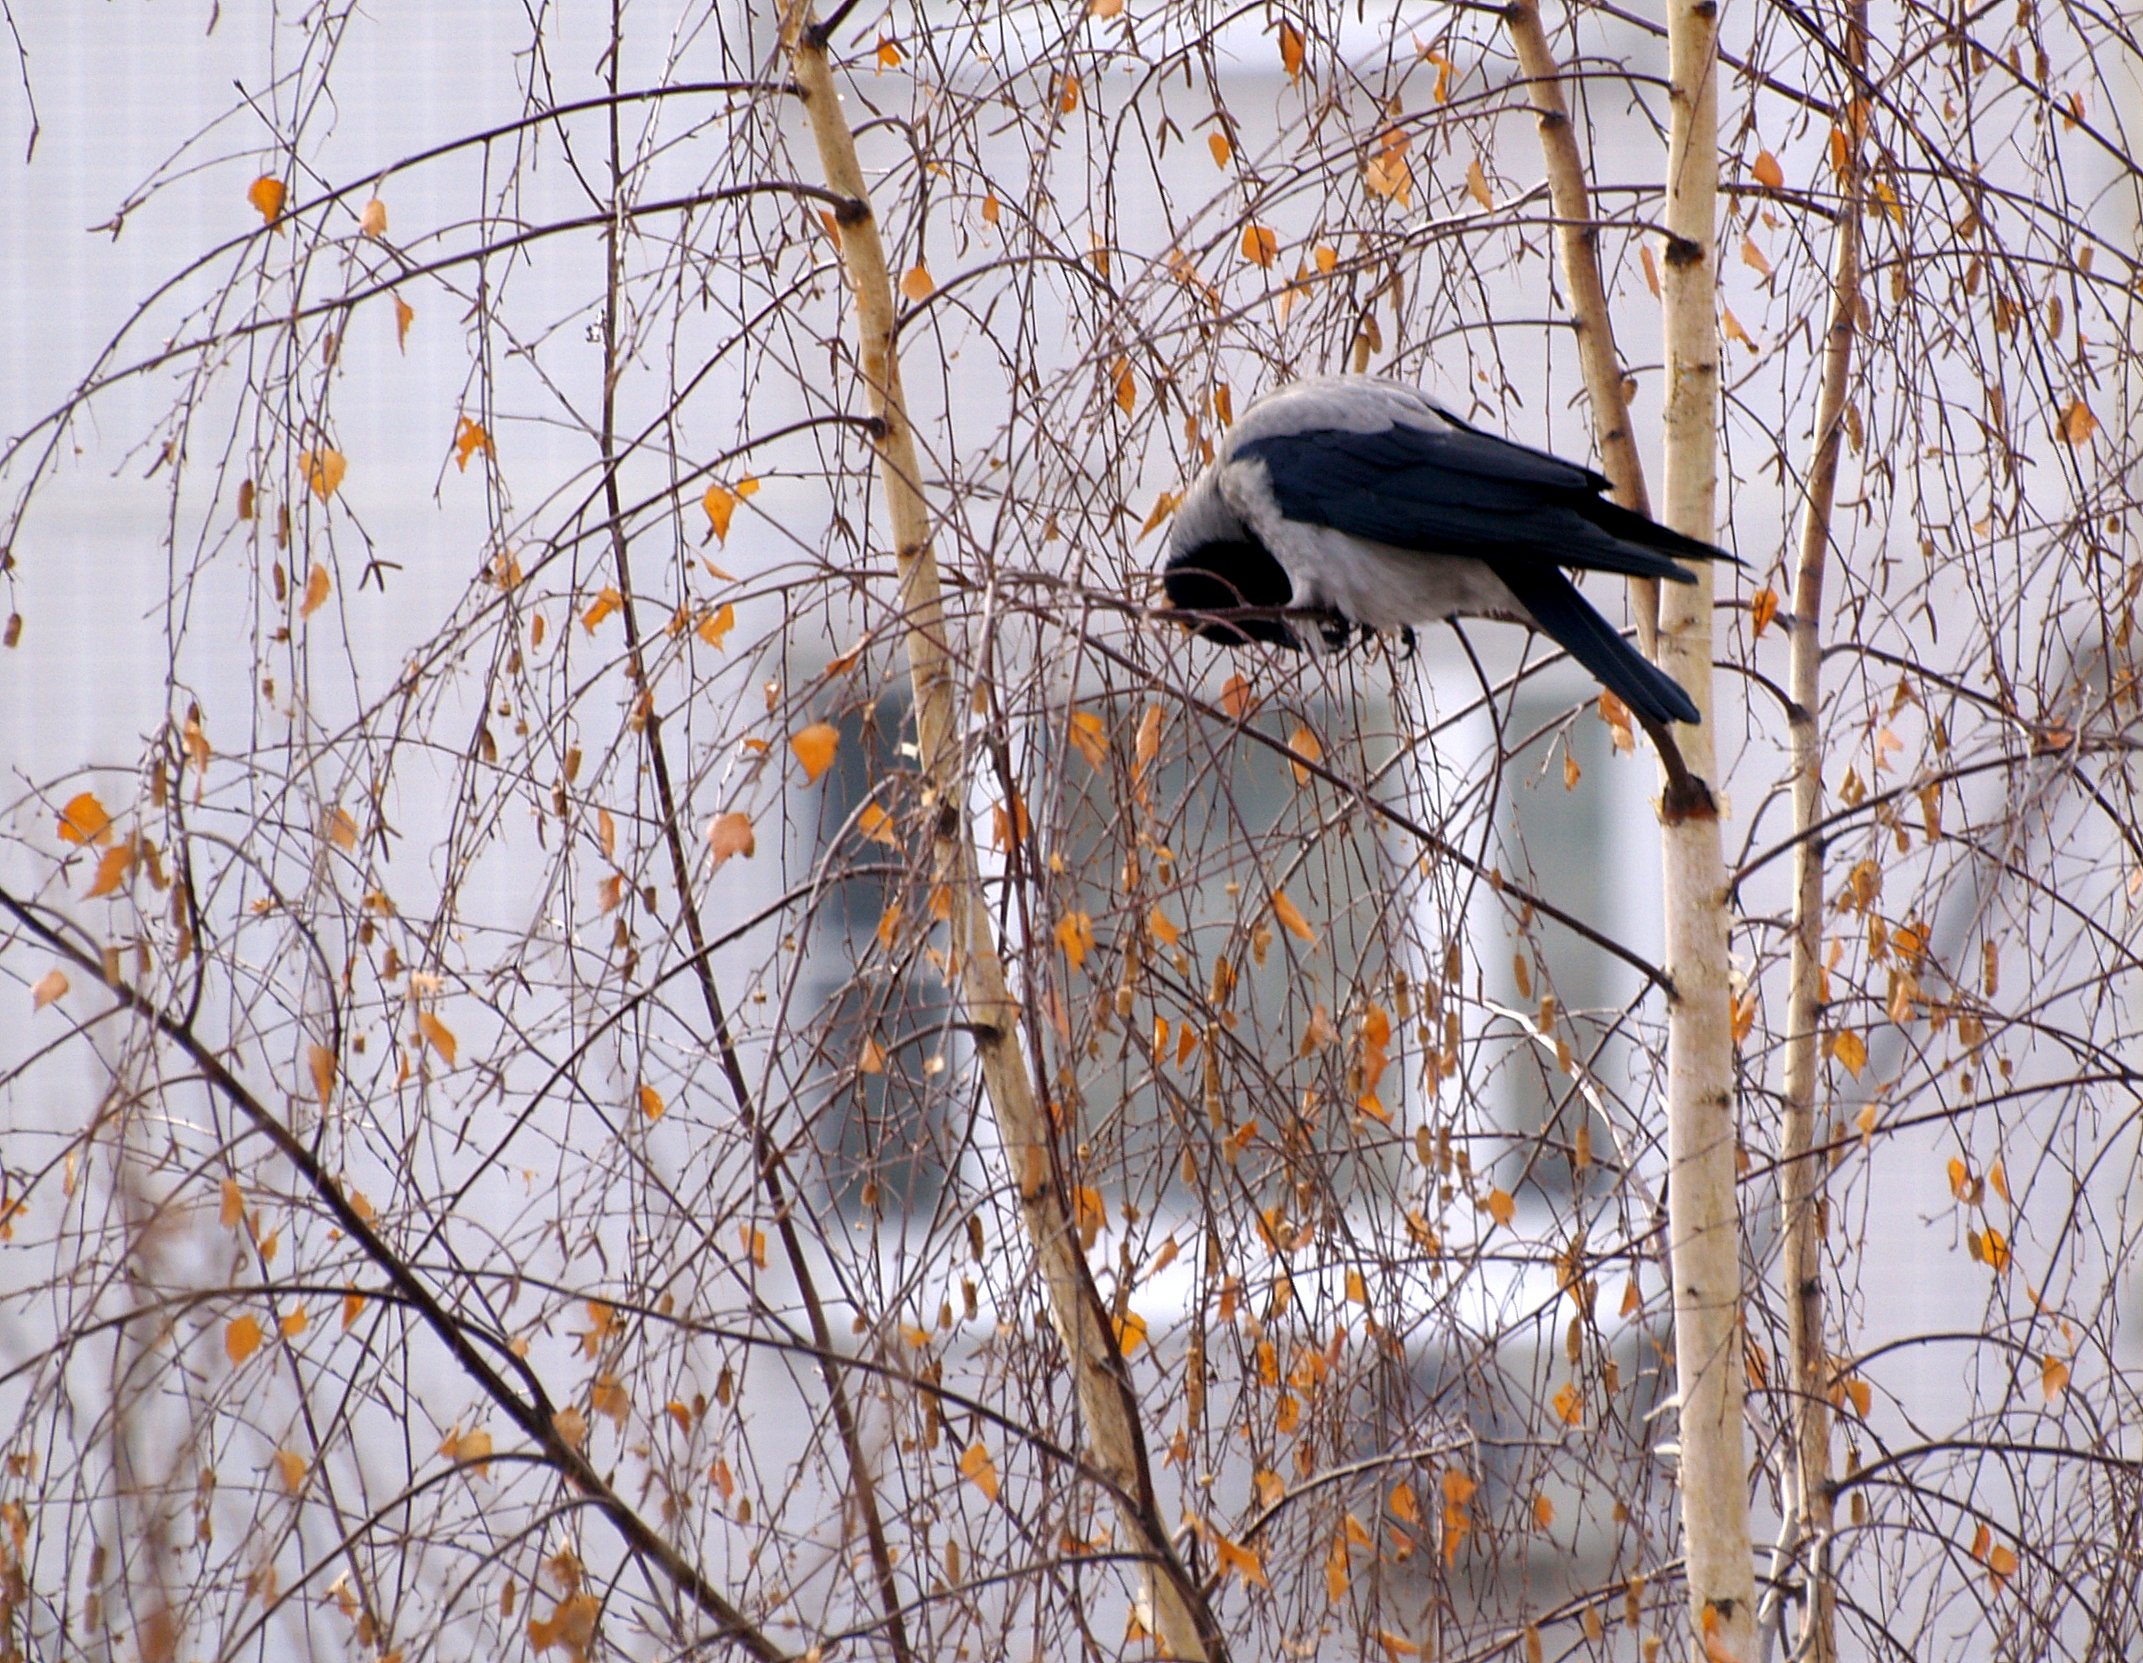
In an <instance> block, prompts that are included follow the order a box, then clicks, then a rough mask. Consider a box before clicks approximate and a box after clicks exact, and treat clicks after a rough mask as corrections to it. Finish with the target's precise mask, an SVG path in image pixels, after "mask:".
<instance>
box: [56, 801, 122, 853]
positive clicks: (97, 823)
mask: <svg viewBox="0 0 2143 1663" xmlns="http://www.w3.org/2000/svg"><path fill="white" fill-rule="evenodd" d="M111 831H112V816H111V812H110V810H108V809H107V808H105V806H104V805H103V804H102V803H101V802H99V801H98V800H97V794H96V793H95V792H94V791H80V792H77V793H76V794H75V795H74V796H72V797H70V798H68V799H67V806H66V807H65V808H63V809H61V810H60V825H59V833H60V841H61V842H62V843H108V842H110V841H111Z"/></svg>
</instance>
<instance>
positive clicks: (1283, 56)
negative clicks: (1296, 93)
mask: <svg viewBox="0 0 2143 1663" xmlns="http://www.w3.org/2000/svg"><path fill="white" fill-rule="evenodd" d="M1280 67H1281V68H1283V69H1285V70H1286V71H1287V78H1288V79H1289V80H1290V81H1293V80H1298V79H1300V77H1301V75H1302V31H1301V30H1299V29H1297V28H1296V27H1295V26H1294V25H1293V24H1292V23H1289V22H1288V21H1287V20H1286V19H1284V18H1283V19H1282V20H1281V22H1280Z"/></svg>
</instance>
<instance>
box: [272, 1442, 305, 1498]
mask: <svg viewBox="0 0 2143 1663" xmlns="http://www.w3.org/2000/svg"><path fill="white" fill-rule="evenodd" d="M275 1471H276V1475H277V1476H278V1477H280V1478H281V1479H282V1481H283V1488H284V1489H286V1490H288V1491H289V1492H290V1493H291V1494H292V1495H296V1494H297V1493H298V1491H299V1490H301V1489H302V1488H304V1485H305V1457H304V1456H302V1455H300V1454H299V1453H298V1452H297V1451H296V1450H294V1449H279V1450H277V1451H276V1452H275Z"/></svg>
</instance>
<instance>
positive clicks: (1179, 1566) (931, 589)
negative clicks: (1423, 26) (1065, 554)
mask: <svg viewBox="0 0 2143 1663" xmlns="http://www.w3.org/2000/svg"><path fill="white" fill-rule="evenodd" d="M782 32H783V42H784V44H785V46H786V47H787V49H788V53H789V59H790V63H791V66H792V67H793V69H794V71H795V75H796V82H797V87H798V90H799V92H800V93H801V95H802V98H803V102H804V108H805V110H806V112H807V113H808V114H809V116H810V120H811V132H812V137H813V139H814V140H815V141H816V143H817V146H818V152H819V160H820V164H821V166H822V167H823V168H824V169H825V173H826V183H827V185H828V186H829V187H830V188H831V189H833V190H834V191H836V192H838V193H840V194H841V195H842V196H844V197H846V198H847V199H848V206H847V207H846V209H845V210H843V211H842V212H841V213H840V214H839V216H838V220H839V226H840V244H841V260H842V265H843V268H844V270H845V271H846V273H847V278H848V286H849V290H850V293H851V295H852V296H853V298H854V300H855V307H856V355H857V359H858V361H859V363H860V365H861V368H862V373H863V379H864V382H865V385H866V388H867V390H868V394H869V398H870V404H871V413H872V415H873V416H874V417H876V418H877V421H878V429H877V432H876V433H875V435H874V438H873V443H874V444H875V446H876V449H877V455H878V474H879V482H880V485H881V487H882V488H883V490H884V493H885V503H886V518H887V521H888V524H889V528H890V530H891V532H892V540H893V552H894V559H895V561H896V563H897V566H898V570H899V578H900V602H901V615H902V616H903V618H905V619H906V621H907V637H906V645H907V655H908V668H909V674H910V679H911V682H912V685H913V687H914V692H915V737H916V748H917V752H918V755H919V757H920V766H921V770H922V776H923V781H924V793H925V798H926V800H927V802H928V803H929V805H930V808H931V840H932V865H933V869H934V871H933V875H934V877H935V880H936V882H937V883H938V884H939V885H940V886H942V889H943V892H944V894H945V895H946V897H947V898H948V901H949V905H950V916H949V918H948V920H947V930H948V932H949V937H950V951H949V953H948V955H947V957H948V960H949V964H948V974H949V976H950V979H951V981H952V983H953V986H954V989H955V991H956V993H957V996H958V997H959V999H960V1001H961V1003H962V1004H963V1005H964V1006H965V1008H966V1015H967V1018H968V1021H969V1023H970V1024H971V1027H970V1031H971V1032H972V1034H973V1035H974V1040H975V1049H976V1053H977V1055H978V1057H979V1058H980V1061H981V1065H982V1079H983V1089H984V1091H985V1092H986V1093H987V1095H988V1099H989V1104H990V1108H991V1110H992V1112H993V1113H994V1114H995V1116H996V1119H997V1127H998V1131H999V1134H1000V1137H1001V1140H1002V1144H1003V1147H1004V1150H1005V1155H1006V1159H1007V1161H1008V1162H1009V1163H1010V1165H1011V1168H1012V1170H1011V1172H1010V1173H1009V1174H1008V1176H1009V1178H1010V1180H1011V1183H1012V1185H1013V1188H1014V1189H1015V1191H1016V1192H1017V1194H1018V1196H1019V1203H1020V1212H1021V1216H1022V1219H1023V1221H1024V1223H1025V1226H1026V1230H1027V1235H1028V1239H1029V1242H1030V1245H1031V1246H1032V1248H1033V1250H1034V1254H1035V1257H1036V1260H1037V1261H1038V1263H1039V1265H1040V1267H1041V1271H1042V1282H1043V1289H1044V1293H1045V1296H1046V1298H1047V1301H1048V1308H1049V1315H1050V1320H1051V1322H1052V1323H1053V1324H1054V1326H1055V1328H1056V1331H1057V1334H1058V1337H1059V1338H1060V1339H1061V1340H1062V1342H1063V1345H1064V1349H1065V1353H1066V1356H1067V1359H1068V1361H1069V1363H1070V1366H1071V1370H1072V1376H1073V1383H1074V1385H1075V1387H1076V1390H1077V1393H1078V1398H1079V1407H1080V1411H1081V1413H1082V1415H1083V1417H1084V1420H1085V1423H1086V1436H1087V1439H1088V1444H1089V1450H1088V1458H1089V1459H1090V1460H1091V1461H1092V1463H1093V1464H1094V1466H1095V1468H1096V1469H1098V1472H1099V1474H1100V1476H1101V1477H1102V1478H1103V1479H1104V1480H1105V1482H1106V1483H1107V1484H1108V1486H1109V1487H1110V1489H1111V1490H1112V1491H1113V1492H1114V1494H1115V1498H1116V1501H1117V1505H1118V1510H1119V1514H1120V1516H1121V1517H1122V1519H1123V1521H1124V1523H1125V1524H1126V1526H1127V1527H1128V1529H1129V1532H1130V1535H1131V1537H1132V1539H1133V1544H1134V1547H1135V1551H1137V1552H1138V1553H1139V1554H1141V1555H1142V1556H1143V1557H1144V1559H1145V1565H1144V1567H1143V1572H1142V1575H1143V1582H1144V1602H1143V1603H1144V1611H1143V1612H1142V1616H1143V1618H1144V1620H1145V1622H1146V1623H1147V1624H1148V1625H1149V1626H1150V1627H1151V1628H1152V1629H1153V1631H1154V1633H1155V1635H1156V1637H1157V1638H1158V1639H1159V1641H1160V1643H1161V1645H1162V1647H1163V1648H1164V1650H1165V1652H1166V1654H1167V1655H1168V1656H1170V1657H1175V1658H1182V1659H1196V1660H1200V1663H1221V1660H1222V1659H1224V1658H1225V1657H1226V1655H1227V1650H1226V1644H1225V1642H1224V1640H1223V1638H1222V1635H1221V1631H1220V1628H1219V1626H1218V1623H1217V1622H1216V1620H1215V1618H1214V1616H1213V1613H1212V1610H1211V1608H1210V1606H1209V1605H1208V1603H1207V1601H1206V1599H1205V1596H1204V1593H1203V1591H1202V1590H1201V1588H1200V1587H1199V1584H1198V1582H1197V1581H1196V1580H1195V1579H1194V1578H1193V1576H1192V1575H1191V1573H1190V1571H1189V1569H1188V1567H1186V1566H1185V1565H1184V1563H1183V1561H1182V1560H1181V1558H1180V1557H1179V1556H1178V1555H1177V1553H1176V1550H1175V1547H1174V1544H1173V1542H1172V1541H1171V1539H1170V1537H1169V1533H1168V1531H1167V1529H1166V1527H1165V1526H1164V1525H1163V1524H1162V1522H1161V1519H1160V1513H1159V1507H1158V1504H1157V1502H1156V1500H1155V1496H1154V1489H1153V1477H1152V1469H1151V1466H1150V1464H1149V1462H1148V1459H1147V1453H1146V1444H1145V1434H1144V1431H1143V1429H1142V1428H1141V1426H1140V1423H1139V1419H1138V1409H1137V1400H1136V1398H1135V1397H1134V1396H1133V1394H1132V1390H1131V1384H1130V1379H1129V1376H1128V1373H1127V1371H1126V1369H1125V1366H1124V1359H1123V1353H1122V1351H1121V1349H1120V1348H1119V1346H1118V1344H1117V1341H1116V1333H1115V1326H1114V1324H1113V1323H1112V1322H1111V1320H1110V1316H1109V1311H1108V1308H1107V1306H1106V1305H1105V1304H1104V1302H1103V1300H1102V1297H1101V1294H1100V1291H1099V1289H1098V1288H1097V1287H1096V1286H1095V1283H1094V1279H1093V1275H1092V1273H1091V1271H1090V1269H1089V1267H1088V1265H1087V1262H1086V1257H1085V1255H1084V1253H1083V1252H1082V1251H1081V1248H1080V1245H1079V1233H1078V1230H1077V1227H1076V1221H1075V1219H1074V1217H1073V1213H1072V1208H1071V1204H1070V1200H1069V1197H1068V1194H1067V1190H1066V1186H1065V1183H1064V1179H1063V1174H1062V1173H1061V1171H1060V1170H1059V1168H1058V1163H1057V1151H1056V1142H1055V1138H1054V1136H1053V1135H1052V1132H1051V1127H1050V1122H1049V1117H1048V1115H1047V1113H1046V1112H1045V1111H1044V1109H1043V1106H1042V1103H1041V1101H1040V1098H1039V1095H1038V1094H1037V1092H1036V1090H1035V1086H1034V1079H1033V1076H1032V1074H1031V1073H1030V1072H1029V1069H1028V1066H1027V1058H1026V1053H1025V1052H1024V1051H1023V1050H1022V1049H1021V1046H1020V1010H1019V1005H1018V1002H1017V1001H1016V1000H1015V999H1014V998H1013V996H1012V993H1011V989H1010V987H1009V985H1008V982H1007V978H1006V973H1005V967H1004V961H1003V959H1002V958H1001V957H1000V955H999V952H998V948H997V944H996V941H995V938H994V936H993V934H992V931H991V928H990V920H989V913H988V910H987V907H986V905H985V902H984V898H983V893H982V886H981V881H980V876H979V874H978V871H977V868H976V864H975V851H974V844H973V840H972V838H971V837H970V835H969V832H968V825H967V813H966V808H965V804H966V802H967V789H966V779H965V765H964V762H963V758H962V746H961V734H960V712H961V710H962V708H963V701H962V699H961V697H960V692H959V689H958V688H957V687H956V685H955V680H954V674H953V660H952V656H951V653H950V651H949V648H948V643H947V641H946V636H945V615H944V605H943V591H942V587H941V585H940V582H939V578H938V567H937V558H936V555H935V554H934V552H933V550H932V547H931V529H930V510H929V504H928V503H927V502H926V501H925V499H924V497H923V493H922V486H921V483H920V482H921V479H922V477H923V476H922V467H921V461H920V458H919V457H918V456H917V454H916V449H915V439H914V434H913V431H912V430H911V429H910V427H909V425H908V416H907V406H906V402H905V400H904V398H903V395H902V392H901V380H900V359H899V353H898V344H897V339H896V332H895V323H896V309H895V306H894V300H893V279H892V272H891V270H890V268H889V266H888V265H887V262H886V255H885V245H884V242H883V241H882V239H881V238H880V236H879V233H878V223H877V219H876V216H875V215H874V213H873V211H872V208H871V203H870V198H869V188H868V186H867V185H866V183H865V181H864V177H863V169H862V165H861V163H860V162H859V161H858V159H857V155H856V143H855V136H854V134H853V133H852V132H851V130H850V129H849V126H848V121H847V118H846V117H845V116H844V115H843V114H842V113H841V105H840V95H839V92H838V91H837V89H836V88H835V86H834V81H833V72H832V66H831V64H830V62H829V60H828V57H827V50H826V47H827V42H826V37H825V33H824V31H823V30H822V29H821V28H820V27H819V25H818V23H817V22H816V20H815V18H814V17H813V15H812V11H811V8H810V6H809V5H808V3H799V4H795V5H793V6H791V7H790V9H789V10H788V12H787V14H786V16H785V18H784V21H783V31H782Z"/></svg>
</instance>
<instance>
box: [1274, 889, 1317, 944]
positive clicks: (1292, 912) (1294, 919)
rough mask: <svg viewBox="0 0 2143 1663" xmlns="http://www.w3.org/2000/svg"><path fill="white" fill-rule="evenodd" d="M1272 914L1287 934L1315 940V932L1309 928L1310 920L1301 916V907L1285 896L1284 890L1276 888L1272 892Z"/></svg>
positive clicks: (1305, 939) (1301, 938)
mask: <svg viewBox="0 0 2143 1663" xmlns="http://www.w3.org/2000/svg"><path fill="white" fill-rule="evenodd" d="M1272 915H1273V917H1275V918H1277V919H1279V921H1280V925H1281V927H1282V928H1283V929H1285V930H1286V931H1287V933H1288V934H1289V935H1292V936H1295V937H1296V938H1298V939H1299V940H1302V941H1307V942H1310V943H1312V944H1314V943H1315V942H1316V940H1317V932H1316V931H1315V930H1313V929H1311V928H1310V921H1309V920H1308V919H1307V918H1305V917H1303V916H1302V909H1301V908H1299V907H1297V906H1296V905H1295V903H1294V902H1292V901H1290V900H1289V899H1288V898H1287V891H1286V890H1284V889H1276V890H1274V891H1273V892H1272Z"/></svg>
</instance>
